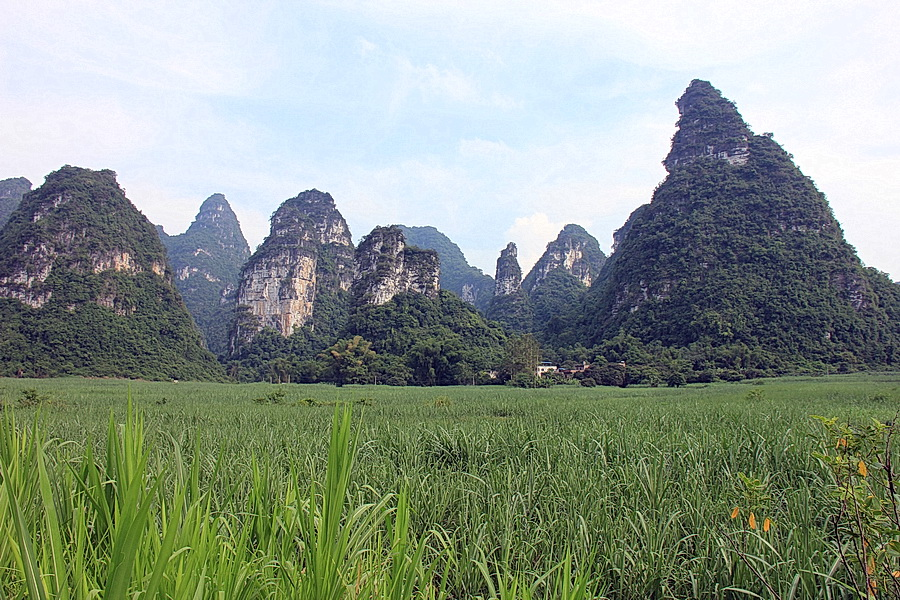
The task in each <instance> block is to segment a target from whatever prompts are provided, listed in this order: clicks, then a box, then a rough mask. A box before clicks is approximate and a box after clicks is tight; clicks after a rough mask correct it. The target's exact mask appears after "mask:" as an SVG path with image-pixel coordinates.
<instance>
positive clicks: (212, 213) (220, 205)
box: [188, 194, 250, 259]
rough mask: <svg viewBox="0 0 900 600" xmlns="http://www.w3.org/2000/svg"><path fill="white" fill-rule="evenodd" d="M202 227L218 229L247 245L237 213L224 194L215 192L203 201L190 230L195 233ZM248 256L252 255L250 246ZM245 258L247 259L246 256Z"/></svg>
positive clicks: (220, 233) (239, 243)
mask: <svg viewBox="0 0 900 600" xmlns="http://www.w3.org/2000/svg"><path fill="white" fill-rule="evenodd" d="M202 229H215V230H218V231H219V235H221V236H222V237H227V238H234V239H235V241H236V242H237V243H238V245H240V246H243V247H247V242H246V240H245V239H244V235H243V233H241V225H240V223H239V222H238V218H237V215H235V214H234V211H233V210H231V205H230V204H228V200H226V199H225V196H224V195H222V194H213V195H212V196H210V197H209V198H207V199H206V200H204V201H203V204H201V205H200V210H199V212H197V216H196V217H195V218H194V222H193V223H191V226H190V227H189V228H188V232H191V233H193V232H196V231H197V230H202ZM247 256H250V253H249V248H247ZM244 258H245V259H246V257H244Z"/></svg>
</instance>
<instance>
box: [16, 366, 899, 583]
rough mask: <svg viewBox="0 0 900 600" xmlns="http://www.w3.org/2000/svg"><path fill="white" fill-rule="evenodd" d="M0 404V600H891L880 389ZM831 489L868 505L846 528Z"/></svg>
mask: <svg viewBox="0 0 900 600" xmlns="http://www.w3.org/2000/svg"><path fill="white" fill-rule="evenodd" d="M0 403H2V404H3V405H4V407H5V409H4V411H3V412H4V417H3V418H4V425H3V429H2V439H0V459H2V463H3V471H2V472H0V477H2V481H3V483H2V486H0V513H2V515H3V516H2V518H0V540H2V541H0V591H2V592H3V593H4V594H5V595H6V596H7V597H26V596H30V597H68V598H88V597H91V596H92V594H97V593H99V595H100V596H101V597H106V598H113V597H124V596H126V595H127V596H132V595H134V594H136V593H138V592H145V593H147V597H156V596H153V595H152V594H151V592H152V593H158V594H161V596H159V597H175V598H180V597H188V596H191V597H218V596H217V595H221V597H228V598H237V597H247V598H256V597H265V598H292V597H316V598H477V597H481V598H600V597H608V598H651V597H653V598H687V597H696V598H731V597H734V598H744V597H748V596H749V597H753V596H754V595H757V596H759V597H771V598H785V599H786V598H840V597H847V598H850V597H858V596H854V592H853V591H852V590H851V589H850V588H853V587H854V586H855V587H856V589H858V590H863V591H865V588H866V587H869V588H870V590H869V591H872V590H878V593H884V594H886V595H887V596H888V597H891V596H890V593H891V591H893V592H894V593H897V594H900V578H898V577H894V572H895V571H898V572H900V559H898V553H896V552H893V551H892V550H891V548H896V549H900V536H898V534H896V533H894V532H893V530H892V525H891V519H895V518H896V514H897V513H896V508H897V506H896V502H897V501H898V498H897V496H896V495H895V496H893V497H891V495H890V493H889V492H886V491H885V490H884V489H883V486H884V485H885V484H886V483H887V482H888V478H889V475H890V461H889V460H888V459H889V458H892V459H893V461H894V464H897V460H898V456H897V454H898V452H897V450H896V447H895V446H894V447H890V445H889V442H890V440H889V438H886V436H887V435H888V434H889V433H890V432H892V431H893V427H888V428H879V427H877V426H875V425H873V423H875V421H873V419H874V420H876V421H877V422H881V423H887V422H893V421H894V420H895V419H896V417H897V414H898V407H900V373H869V374H858V375H847V376H830V377H819V378H783V379H767V380H758V381H751V382H742V383H715V384H709V385H689V386H686V387H683V388H649V387H643V388H641V387H635V388H625V389H620V388H600V387H598V388H575V387H569V386H561V387H556V388H550V389H543V390H525V389H514V388H508V387H502V386H494V387H490V386H481V387H444V388H393V387H387V386H377V387H375V386H344V387H340V388H339V387H334V386H327V385H270V384H243V385H228V384H206V383H202V384H201V383H189V382H181V383H157V382H143V381H122V380H100V379H56V380H52V379H51V380H22V379H0ZM129 405H131V406H132V409H131V411H130V412H129ZM815 415H821V416H825V417H836V418H837V421H836V422H835V423H834V424H833V425H832V430H831V431H830V432H829V431H828V430H827V428H826V425H823V423H822V422H821V420H818V419H816V418H814V416H815ZM846 422H849V423H851V424H852V426H851V427H850V428H847V429H844V430H840V429H839V426H840V424H841V423H846ZM886 448H887V449H886ZM835 465H837V466H836V467H835ZM841 465H844V466H847V467H848V468H844V467H842V466H841ZM884 465H888V468H885V467H884ZM894 468H895V467H894ZM844 484H848V485H849V487H848V488H847V489H851V488H852V489H853V490H856V491H854V493H855V494H857V496H859V495H862V496H860V497H863V498H864V497H865V496H868V495H872V496H873V498H877V499H878V500H879V501H880V502H875V503H872V502H870V503H869V504H868V505H867V506H862V505H859V507H857V505H855V504H854V502H853V499H852V498H849V497H848V496H846V495H844V496H843V497H841V496H840V495H839V494H837V493H836V491H837V489H838V486H839V485H844ZM848 498H849V500H848ZM842 511H843V512H842ZM891 511H894V512H893V513H892V512H891ZM892 515H893V516H892ZM850 517H853V518H850ZM855 522H856V523H860V524H862V529H861V530H860V529H859V527H858V526H857V525H855V524H854V523H855ZM894 529H896V527H894ZM863 542H864V543H863ZM859 549H863V550H862V552H863V554H860V556H859V557H857V556H856V551H857V550H859ZM839 550H842V551H843V555H844V557H843V559H842V557H841V552H840V551H839ZM898 575H900V573H898ZM61 590H66V591H65V593H63V592H62V591H61ZM117 594H121V596H118V595H117ZM195 594H196V596H195ZM142 597H143V596H142Z"/></svg>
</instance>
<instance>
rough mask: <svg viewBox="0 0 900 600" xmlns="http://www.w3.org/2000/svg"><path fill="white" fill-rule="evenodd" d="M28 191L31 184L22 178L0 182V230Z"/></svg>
mask: <svg viewBox="0 0 900 600" xmlns="http://www.w3.org/2000/svg"><path fill="white" fill-rule="evenodd" d="M30 191H31V182H30V181H28V180H27V179H25V178H24V177H14V178H12V179H4V180H3V181H0V228H2V227H3V226H4V225H6V222H7V221H9V217H10V215H11V214H12V212H13V211H14V210H16V208H18V206H19V202H21V201H22V196H24V195H25V194H27V193H28V192H30Z"/></svg>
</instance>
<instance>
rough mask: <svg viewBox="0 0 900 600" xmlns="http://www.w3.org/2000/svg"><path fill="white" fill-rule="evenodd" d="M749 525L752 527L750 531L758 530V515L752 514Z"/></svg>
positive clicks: (748, 521) (748, 520)
mask: <svg viewBox="0 0 900 600" xmlns="http://www.w3.org/2000/svg"><path fill="white" fill-rule="evenodd" d="M747 523H748V524H749V525H750V529H756V515H754V514H753V513H750V518H749V519H747Z"/></svg>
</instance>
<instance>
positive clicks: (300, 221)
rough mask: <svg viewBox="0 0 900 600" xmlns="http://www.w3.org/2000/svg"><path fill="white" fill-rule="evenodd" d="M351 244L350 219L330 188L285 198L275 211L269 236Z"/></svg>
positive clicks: (308, 191)
mask: <svg viewBox="0 0 900 600" xmlns="http://www.w3.org/2000/svg"><path fill="white" fill-rule="evenodd" d="M272 236H275V237H288V238H292V239H296V240H298V241H300V240H302V241H315V242H316V243H321V244H328V243H336V244H341V245H343V246H352V245H353V239H352V237H351V236H350V229H349V228H348V227H347V222H346V221H345V220H344V217H343V216H342V215H341V213H340V212H339V211H338V209H337V207H336V205H335V203H334V198H332V197H331V194H329V193H327V192H320V191H319V190H316V189H312V190H307V191H305V192H301V193H299V194H297V196H295V197H294V198H290V199H288V200H285V201H284V203H282V205H281V206H280V207H278V210H276V211H275V214H274V215H272V229H271V233H270V237H272Z"/></svg>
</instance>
